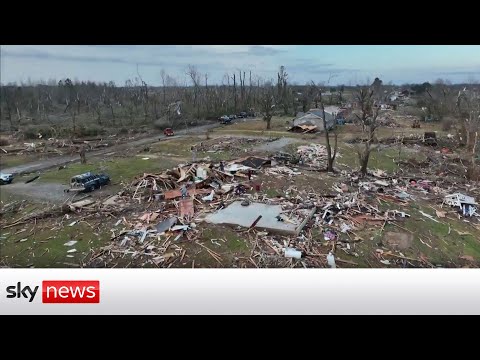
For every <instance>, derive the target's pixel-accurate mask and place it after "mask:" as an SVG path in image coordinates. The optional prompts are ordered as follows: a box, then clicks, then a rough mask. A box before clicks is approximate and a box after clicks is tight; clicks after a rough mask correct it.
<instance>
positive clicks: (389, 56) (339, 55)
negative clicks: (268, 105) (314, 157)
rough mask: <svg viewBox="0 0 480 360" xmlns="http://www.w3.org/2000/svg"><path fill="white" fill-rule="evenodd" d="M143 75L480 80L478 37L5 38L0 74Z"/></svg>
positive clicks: (155, 78)
mask: <svg viewBox="0 0 480 360" xmlns="http://www.w3.org/2000/svg"><path fill="white" fill-rule="evenodd" d="M137 65H138V70H139V73H140V75H141V76H142V78H143V80H144V81H145V82H146V83H147V84H148V85H153V86H158V85H161V76H160V73H161V70H162V69H163V70H164V71H165V72H166V73H167V74H168V75H170V76H172V77H174V78H176V79H177V80H178V81H179V83H180V84H184V83H185V82H188V81H189V78H188V75H187V74H186V70H187V68H188V66H189V65H194V66H195V67H196V69H197V70H198V71H199V72H200V73H201V74H202V83H203V82H204V81H205V74H208V83H209V84H215V83H216V84H221V83H222V81H225V82H226V80H224V79H225V74H226V73H229V74H230V76H232V75H233V72H235V73H236V74H237V79H238V72H239V70H240V69H241V70H242V71H245V72H246V73H247V80H246V84H247V85H248V74H249V71H250V70H251V71H252V74H253V75H258V76H259V77H261V78H262V79H265V80H269V79H276V73H277V71H278V69H279V67H280V66H281V65H283V66H285V68H286V71H287V73H288V78H289V81H290V82H291V83H297V84H305V83H307V82H310V81H312V80H313V81H314V82H316V83H319V82H324V83H325V84H327V83H328V84H331V85H338V84H345V85H356V84H366V83H367V82H369V83H371V82H372V81H373V79H375V78H376V77H379V78H380V79H381V80H382V81H383V82H384V83H385V84H387V83H389V82H392V83H393V84H398V85H400V84H405V83H423V82H425V81H429V82H433V81H435V80H436V79H438V78H442V79H447V80H450V81H451V82H452V83H461V82H469V81H477V82H478V81H480V45H1V46H0V82H1V83H2V84H7V83H9V82H17V83H20V82H22V81H23V82H27V81H28V80H29V79H30V80H31V81H33V82H37V81H40V80H45V81H47V80H48V79H56V80H57V81H58V80H60V79H64V78H67V77H68V78H70V79H72V80H74V79H78V80H80V81H87V80H90V81H95V82H109V81H114V82H115V83H116V84H117V85H123V84H124V83H125V81H126V80H128V79H132V80H134V78H135V77H137V76H138V75H137Z"/></svg>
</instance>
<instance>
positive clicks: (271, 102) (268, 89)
mask: <svg viewBox="0 0 480 360" xmlns="http://www.w3.org/2000/svg"><path fill="white" fill-rule="evenodd" d="M261 106H262V108H261V109H262V114H263V120H264V121H266V122H267V130H270V126H271V121H272V113H273V109H274V107H275V92H274V89H273V86H272V85H265V89H264V91H263V96H262V104H261Z"/></svg>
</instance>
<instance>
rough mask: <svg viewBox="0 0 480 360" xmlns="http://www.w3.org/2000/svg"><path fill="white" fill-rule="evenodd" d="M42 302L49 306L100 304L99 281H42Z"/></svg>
mask: <svg viewBox="0 0 480 360" xmlns="http://www.w3.org/2000/svg"><path fill="white" fill-rule="evenodd" d="M42 302H43V303H51V304H55V303H56V304H98V303H99V302H100V281H97V280H73V281H71V280H45V281H42Z"/></svg>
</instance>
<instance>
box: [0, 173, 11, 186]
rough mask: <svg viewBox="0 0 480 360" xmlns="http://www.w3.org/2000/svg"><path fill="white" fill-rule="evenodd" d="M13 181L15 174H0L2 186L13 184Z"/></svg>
mask: <svg viewBox="0 0 480 360" xmlns="http://www.w3.org/2000/svg"><path fill="white" fill-rule="evenodd" d="M12 181H13V174H6V173H2V172H0V185H4V184H11V183H12Z"/></svg>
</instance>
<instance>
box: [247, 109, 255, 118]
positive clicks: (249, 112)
mask: <svg viewBox="0 0 480 360" xmlns="http://www.w3.org/2000/svg"><path fill="white" fill-rule="evenodd" d="M247 116H248V117H255V113H254V112H253V111H251V110H250V111H248V112H247Z"/></svg>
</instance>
